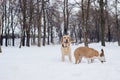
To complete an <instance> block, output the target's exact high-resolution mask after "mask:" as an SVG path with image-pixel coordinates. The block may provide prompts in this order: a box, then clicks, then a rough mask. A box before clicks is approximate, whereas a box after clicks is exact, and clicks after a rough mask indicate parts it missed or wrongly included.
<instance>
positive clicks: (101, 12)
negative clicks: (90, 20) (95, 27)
mask: <svg viewBox="0 0 120 80" xmlns="http://www.w3.org/2000/svg"><path fill="white" fill-rule="evenodd" d="M99 4H100V23H101V45H102V46H105V39H104V35H105V18H104V2H103V0H100V3H99Z"/></svg>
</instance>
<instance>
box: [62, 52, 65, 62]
mask: <svg viewBox="0 0 120 80" xmlns="http://www.w3.org/2000/svg"><path fill="white" fill-rule="evenodd" d="M64 60H65V58H64V55H63V54H62V61H63V62H64Z"/></svg>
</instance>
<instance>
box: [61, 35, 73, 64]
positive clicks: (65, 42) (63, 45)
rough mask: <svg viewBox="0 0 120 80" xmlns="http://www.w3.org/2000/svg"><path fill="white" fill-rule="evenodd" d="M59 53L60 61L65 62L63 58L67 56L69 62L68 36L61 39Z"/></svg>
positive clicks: (69, 42)
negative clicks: (60, 55) (60, 54)
mask: <svg viewBox="0 0 120 80" xmlns="http://www.w3.org/2000/svg"><path fill="white" fill-rule="evenodd" d="M61 53H62V61H64V60H65V56H68V57H69V61H70V62H71V38H70V36H69V35H64V36H63V37H62V38H61Z"/></svg>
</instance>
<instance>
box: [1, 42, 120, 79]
mask: <svg viewBox="0 0 120 80" xmlns="http://www.w3.org/2000/svg"><path fill="white" fill-rule="evenodd" d="M79 46H83V44H80V45H71V47H72V63H70V62H69V60H68V57H67V56H66V57H65V62H62V61H61V51H60V45H51V46H46V47H40V48H39V47H35V46H32V47H29V48H28V47H22V48H21V49H20V48H18V47H2V51H3V53H0V80H120V76H119V75H120V47H118V46H117V43H106V47H102V46H101V45H100V43H92V44H89V46H90V47H92V48H95V49H96V50H98V51H100V50H101V48H103V49H104V51H105V57H106V62H105V63H103V64H102V63H100V62H99V61H98V60H95V62H94V63H90V64H88V63H87V61H86V59H83V60H82V62H81V63H80V64H74V62H75V61H74V56H73V52H74V50H75V48H77V47H79Z"/></svg>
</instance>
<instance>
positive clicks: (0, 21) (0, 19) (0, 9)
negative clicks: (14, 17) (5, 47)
mask: <svg viewBox="0 0 120 80" xmlns="http://www.w3.org/2000/svg"><path fill="white" fill-rule="evenodd" d="M1 4H2V0H1V1H0V40H1V31H2V6H1ZM0 53H2V49H1V42H0Z"/></svg>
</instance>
